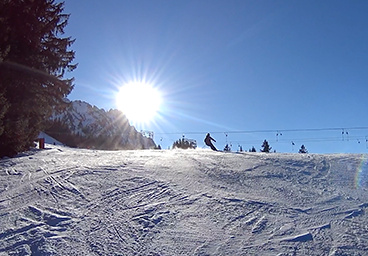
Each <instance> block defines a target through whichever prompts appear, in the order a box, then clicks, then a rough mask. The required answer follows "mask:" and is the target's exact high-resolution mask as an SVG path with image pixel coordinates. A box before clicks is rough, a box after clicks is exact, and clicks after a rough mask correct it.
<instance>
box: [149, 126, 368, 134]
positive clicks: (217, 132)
mask: <svg viewBox="0 0 368 256" xmlns="http://www.w3.org/2000/svg"><path fill="white" fill-rule="evenodd" d="M338 130H340V131H341V130H342V134H344V133H345V130H368V127H348V128H339V127H330V128H303V129H285V130H248V131H246V130H244V131H212V132H210V133H211V134H223V133H225V134H237V133H240V134H241V133H275V132H276V133H279V134H280V135H281V133H282V132H283V133H285V132H317V131H338ZM183 133H184V134H192V135H196V134H206V133H207V132H203V131H202V132H201V131H188V132H163V133H156V134H157V135H159V134H160V135H161V134H183ZM347 134H348V133H347Z"/></svg>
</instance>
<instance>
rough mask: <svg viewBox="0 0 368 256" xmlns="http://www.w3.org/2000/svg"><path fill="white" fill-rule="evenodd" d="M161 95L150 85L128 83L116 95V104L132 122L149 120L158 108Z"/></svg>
mask: <svg viewBox="0 0 368 256" xmlns="http://www.w3.org/2000/svg"><path fill="white" fill-rule="evenodd" d="M160 104H161V96H160V94H159V92H158V91H157V90H156V89H155V88H153V87H152V86H151V85H149V84H146V83H138V82H134V83H129V84H126V85H124V86H123V87H122V88H121V89H120V91H119V92H118V94H117V96H116V105H117V107H118V109H120V110H121V111H123V113H124V114H125V115H126V116H127V118H128V120H129V121H130V122H132V123H146V122H149V121H151V120H152V119H153V118H154V116H155V115H156V113H157V111H158V110H159V107H160Z"/></svg>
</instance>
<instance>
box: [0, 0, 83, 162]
mask: <svg viewBox="0 0 368 256" xmlns="http://www.w3.org/2000/svg"><path fill="white" fill-rule="evenodd" d="M63 6H64V3H57V2H56V1H55V0H32V1H30V0H1V1H0V17H1V18H0V35H1V36H0V102H1V105H0V106H1V109H0V157H1V156H5V155H6V156H13V155H15V154H16V153H18V152H21V151H24V150H27V149H29V147H30V146H32V145H33V140H34V139H35V138H37V135H38V133H39V132H40V131H41V130H42V129H43V127H44V124H45V120H48V118H49V117H50V116H51V114H52V111H53V109H54V108H59V107H60V106H62V105H63V104H65V102H64V101H63V100H64V98H65V97H66V96H67V95H68V94H69V93H70V92H71V90H72V89H73V85H72V82H73V79H72V78H71V79H63V76H64V74H65V72H69V71H72V70H74V69H75V68H76V65H72V64H70V63H71V62H72V60H73V59H74V51H71V50H68V48H69V47H70V46H71V45H72V44H73V42H74V40H72V39H71V38H70V37H64V38H62V37H60V35H62V34H64V28H65V26H66V25H67V21H68V18H69V14H63V13H62V12H63ZM4 106H5V107H4Z"/></svg>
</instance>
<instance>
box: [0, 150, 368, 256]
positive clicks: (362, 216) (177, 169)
mask: <svg viewBox="0 0 368 256" xmlns="http://www.w3.org/2000/svg"><path fill="white" fill-rule="evenodd" d="M366 159H367V158H366V156H364V155H354V154H350V155H348V154H341V155H313V154H278V153H276V154H264V153H238V154H235V153H221V152H213V151H209V150H171V151H165V150H163V151H161V150H160V151H158V150H156V151H155V150H143V151H142V150H141V151H97V150H86V149H70V148H67V147H62V146H53V145H47V149H46V150H42V151H41V150H38V151H33V152H31V153H29V154H22V155H20V156H19V157H17V158H7V159H2V160H0V167H1V168H0V169H1V171H0V255H295V254H296V255H364V254H365V252H366V251H367V250H368V235H367V234H368V232H367V231H368V230H367V215H366V211H367V207H368V193H367V187H368V185H367V182H366V181H365V180H362V179H361V177H363V176H361V177H357V174H362V173H364V172H365V171H368V170H367V169H366V166H367V164H366ZM359 179H360V180H359ZM358 180H359V182H357V181H358Z"/></svg>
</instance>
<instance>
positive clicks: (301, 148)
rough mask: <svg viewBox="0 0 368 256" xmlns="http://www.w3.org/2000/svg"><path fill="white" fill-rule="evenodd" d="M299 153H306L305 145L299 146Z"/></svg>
mask: <svg viewBox="0 0 368 256" xmlns="http://www.w3.org/2000/svg"><path fill="white" fill-rule="evenodd" d="M299 153H302V154H303V153H308V150H307V149H306V148H305V146H304V145H302V146H301V147H300V149H299Z"/></svg>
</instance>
